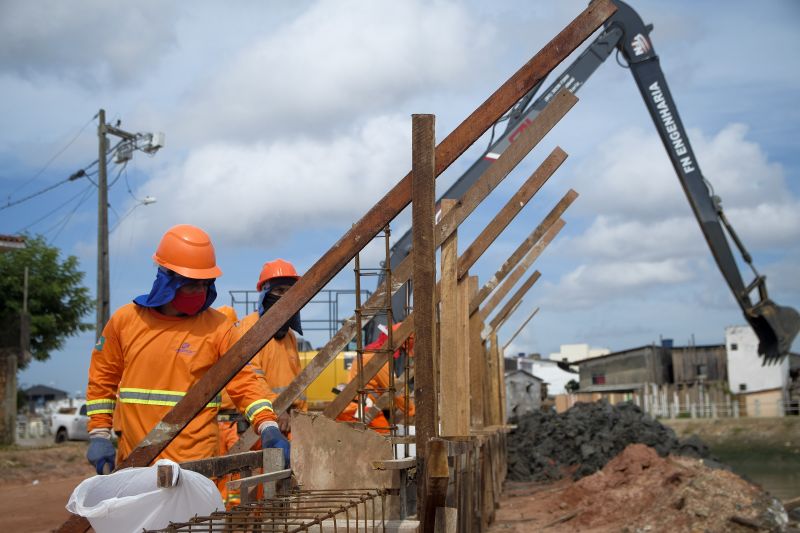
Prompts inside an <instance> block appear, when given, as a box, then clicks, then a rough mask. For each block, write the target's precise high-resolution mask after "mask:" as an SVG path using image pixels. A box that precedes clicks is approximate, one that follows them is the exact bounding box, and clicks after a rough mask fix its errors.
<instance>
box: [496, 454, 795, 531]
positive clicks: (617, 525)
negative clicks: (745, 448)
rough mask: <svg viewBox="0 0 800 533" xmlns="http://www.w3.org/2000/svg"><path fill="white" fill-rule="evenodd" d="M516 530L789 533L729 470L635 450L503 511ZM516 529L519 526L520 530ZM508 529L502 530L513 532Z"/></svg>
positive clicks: (763, 498)
mask: <svg viewBox="0 0 800 533" xmlns="http://www.w3.org/2000/svg"><path fill="white" fill-rule="evenodd" d="M497 519H498V523H497V526H498V527H502V526H503V524H504V523H506V524H509V525H511V524H513V528H511V529H514V528H516V530H517V531H532V530H539V529H545V528H546V529H547V531H595V532H605V531H625V532H629V533H633V532H645V531H647V532H657V531H670V532H672V531H711V532H717V531H719V532H723V531H725V532H727V531H732V532H736V531H749V532H752V531H783V530H785V528H786V526H787V516H786V513H785V511H784V510H783V506H782V505H781V504H780V502H778V501H777V500H776V499H774V498H772V497H771V496H769V495H768V494H767V493H765V492H764V491H762V490H761V489H759V488H758V487H757V486H755V485H752V484H750V483H748V482H747V481H745V480H744V479H742V478H740V477H739V476H737V475H736V474H733V473H732V472H729V471H727V470H720V469H712V468H709V467H707V466H705V465H704V464H703V463H702V461H700V460H697V459H691V458H687V457H673V456H670V457H666V458H664V457H660V456H659V454H658V452H656V450H654V449H653V448H650V447H648V446H645V445H643V444H632V445H630V446H628V447H627V448H625V450H624V451H623V452H622V453H621V454H619V455H618V456H617V457H615V458H614V459H612V460H611V461H610V462H609V463H608V464H606V466H605V467H604V468H603V469H602V470H601V471H599V472H596V473H595V474H592V475H591V476H588V477H585V478H583V479H581V480H579V481H576V482H574V483H569V484H567V485H566V486H565V485H564V484H563V483H562V484H560V486H559V487H558V488H557V489H555V490H541V491H539V492H536V493H535V494H532V495H530V496H528V497H527V498H520V497H517V498H515V499H514V500H513V502H512V503H511V504H508V505H502V506H501V511H500V512H498V515H497ZM517 524H518V525H517ZM509 529H510V528H509V527H503V530H504V531H508V530H509Z"/></svg>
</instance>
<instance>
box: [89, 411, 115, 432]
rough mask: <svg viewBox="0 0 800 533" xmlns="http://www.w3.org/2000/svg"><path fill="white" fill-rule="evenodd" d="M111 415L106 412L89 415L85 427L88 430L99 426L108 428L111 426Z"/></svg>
mask: <svg viewBox="0 0 800 533" xmlns="http://www.w3.org/2000/svg"><path fill="white" fill-rule="evenodd" d="M113 421H114V419H113V416H112V415H107V414H100V415H92V416H90V417H89V423H88V424H87V427H88V428H89V431H91V430H93V429H101V428H109V429H111V428H112V427H113V425H114V424H113Z"/></svg>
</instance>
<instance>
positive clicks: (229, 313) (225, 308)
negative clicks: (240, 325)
mask: <svg viewBox="0 0 800 533" xmlns="http://www.w3.org/2000/svg"><path fill="white" fill-rule="evenodd" d="M217 311H219V312H220V313H222V314H223V315H225V316H226V317H228V318H230V319H231V320H232V321H233V322H238V321H239V317H238V316H236V310H235V309H234V308H233V307H231V306H230V305H221V306H219V307H217Z"/></svg>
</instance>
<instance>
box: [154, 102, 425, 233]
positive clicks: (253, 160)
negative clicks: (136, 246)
mask: <svg viewBox="0 0 800 533" xmlns="http://www.w3.org/2000/svg"><path fill="white" fill-rule="evenodd" d="M410 133H411V132H410V126H409V121H408V119H407V118H405V117H397V116H389V117H377V118H373V119H370V120H368V121H367V122H366V123H364V124H363V125H360V126H358V127H354V128H353V130H352V131H350V132H349V133H348V134H346V135H341V136H339V137H337V138H336V139H335V140H333V141H330V142H325V141H320V140H313V139H307V138H306V139H299V140H294V141H279V142H275V143H272V144H265V143H259V144H255V145H251V146H246V145H233V144H213V145H208V146H206V147H203V148H199V149H197V150H195V151H193V152H192V153H191V154H190V155H189V156H188V157H187V159H186V160H185V161H184V162H183V163H180V164H178V165H177V166H175V167H173V168H169V169H167V170H165V171H161V172H160V173H159V174H158V176H157V177H156V178H154V179H153V180H151V181H149V182H148V183H146V184H145V185H143V186H142V187H141V189H140V190H141V191H143V193H144V192H146V194H150V195H153V196H156V197H157V198H158V203H157V204H154V205H153V206H148V214H149V215H150V216H149V217H148V221H147V223H148V225H149V226H150V228H153V230H152V232H150V234H158V229H160V230H161V231H163V228H166V227H169V226H170V225H172V224H176V223H179V222H184V223H194V224H198V225H200V226H201V227H203V228H204V229H206V230H207V231H208V232H209V233H210V234H211V235H212V236H213V237H214V238H215V239H225V240H226V241H227V242H228V243H229V244H231V245H232V244H259V245H265V244H269V243H270V242H275V240H277V239H283V238H290V236H291V235H292V234H296V233H298V232H299V231H301V230H305V229H314V228H321V229H331V228H337V227H338V228H341V229H343V230H344V229H346V228H347V227H348V225H349V224H350V223H352V221H353V220H357V219H358V218H360V217H361V216H362V215H363V214H364V213H365V212H366V211H367V210H368V209H369V208H370V207H372V205H373V204H374V203H375V201H376V199H377V198H380V197H381V196H383V195H384V194H385V193H386V192H388V190H389V189H390V188H391V187H392V186H393V185H394V184H395V183H396V182H397V181H398V180H399V179H400V178H401V177H402V176H404V175H405V174H406V172H407V171H408V170H409V168H410V143H411V141H410ZM156 207H157V209H156ZM157 228H158V229H157ZM142 233H145V234H146V233H148V232H147V231H145V232H142Z"/></svg>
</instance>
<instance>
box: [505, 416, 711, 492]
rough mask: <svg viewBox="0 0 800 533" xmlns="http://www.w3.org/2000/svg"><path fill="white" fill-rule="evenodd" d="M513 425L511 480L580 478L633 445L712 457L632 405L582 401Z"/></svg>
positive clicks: (661, 452) (695, 441)
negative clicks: (560, 410) (565, 409)
mask: <svg viewBox="0 0 800 533" xmlns="http://www.w3.org/2000/svg"><path fill="white" fill-rule="evenodd" d="M511 423H512V424H516V426H517V429H515V430H514V431H512V432H511V433H510V434H509V438H508V478H509V479H510V480H513V481H552V480H556V479H560V478H562V477H563V476H564V475H565V473H572V475H573V477H574V478H575V479H580V478H582V477H584V476H587V475H589V474H592V473H593V472H596V471H598V470H599V469H601V468H603V466H605V464H606V463H608V461H610V460H611V459H612V458H613V457H616V456H617V455H618V454H619V453H620V452H621V451H622V450H624V449H625V447H626V446H628V445H629V444H633V443H641V444H646V445H648V446H651V447H653V448H654V449H655V450H656V451H657V452H658V454H659V455H661V456H665V455H667V454H670V453H671V454H678V455H685V456H688V457H695V458H704V457H709V452H708V448H707V447H706V446H705V445H704V444H703V443H702V441H700V440H699V439H697V438H691V437H690V438H689V439H686V440H685V441H680V440H678V438H677V437H676V436H675V432H674V431H673V430H672V429H670V428H668V427H666V426H663V425H662V424H659V423H658V422H657V421H655V420H653V418H652V417H650V416H649V415H647V414H645V413H643V412H642V410H641V409H639V407H637V406H636V405H634V404H630V403H623V404H618V405H616V406H613V405H609V404H608V403H607V402H597V403H578V404H575V406H573V407H572V408H571V409H569V410H568V411H566V412H564V413H561V414H556V413H552V412H551V413H543V412H536V413H530V414H527V415H525V416H522V417H520V418H518V419H512V420H511Z"/></svg>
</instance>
